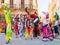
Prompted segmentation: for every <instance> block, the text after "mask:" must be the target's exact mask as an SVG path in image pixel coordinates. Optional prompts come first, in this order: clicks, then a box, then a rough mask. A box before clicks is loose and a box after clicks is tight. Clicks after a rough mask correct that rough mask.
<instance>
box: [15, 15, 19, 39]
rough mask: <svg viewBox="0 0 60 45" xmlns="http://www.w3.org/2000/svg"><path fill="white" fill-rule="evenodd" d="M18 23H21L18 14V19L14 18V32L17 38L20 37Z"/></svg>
mask: <svg viewBox="0 0 60 45" xmlns="http://www.w3.org/2000/svg"><path fill="white" fill-rule="evenodd" d="M18 22H19V18H18V14H17V15H16V17H15V18H14V32H15V35H16V38H17V37H18V32H19V30H18Z"/></svg>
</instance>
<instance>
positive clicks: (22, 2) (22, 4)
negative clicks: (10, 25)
mask: <svg viewBox="0 0 60 45" xmlns="http://www.w3.org/2000/svg"><path fill="white" fill-rule="evenodd" d="M21 8H24V0H21Z"/></svg>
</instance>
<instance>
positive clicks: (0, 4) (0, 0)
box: [0, 0, 2, 8]
mask: <svg viewBox="0 0 60 45" xmlns="http://www.w3.org/2000/svg"><path fill="white" fill-rule="evenodd" d="M1 2H2V0H0V8H1V6H2V3H1Z"/></svg>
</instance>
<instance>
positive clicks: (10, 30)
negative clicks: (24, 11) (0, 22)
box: [3, 3, 12, 43]
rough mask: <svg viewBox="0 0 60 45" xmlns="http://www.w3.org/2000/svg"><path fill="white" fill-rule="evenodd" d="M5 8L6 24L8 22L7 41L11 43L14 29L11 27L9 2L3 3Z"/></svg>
mask: <svg viewBox="0 0 60 45" xmlns="http://www.w3.org/2000/svg"><path fill="white" fill-rule="evenodd" d="M3 8H4V16H5V19H6V24H7V28H6V43H9V42H10V40H11V39H12V29H11V18H10V12H9V10H7V8H8V4H7V3H4V4H3Z"/></svg>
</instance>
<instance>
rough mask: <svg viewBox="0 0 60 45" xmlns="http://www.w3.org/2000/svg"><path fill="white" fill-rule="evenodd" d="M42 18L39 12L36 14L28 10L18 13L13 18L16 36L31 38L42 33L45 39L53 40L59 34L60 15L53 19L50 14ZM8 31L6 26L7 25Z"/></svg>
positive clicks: (38, 36)
mask: <svg viewBox="0 0 60 45" xmlns="http://www.w3.org/2000/svg"><path fill="white" fill-rule="evenodd" d="M40 19H41V18H39V17H38V14H37V13H36V12H34V14H32V15H31V14H30V13H29V12H27V13H26V14H25V15H22V14H21V15H20V16H19V14H17V15H16V16H15V17H14V18H13V22H14V24H13V28H12V29H13V32H14V33H15V35H16V38H18V37H19V36H20V37H24V38H25V39H28V38H31V39H33V38H34V39H35V38H38V39H39V38H40V36H41V35H42V37H43V41H47V40H48V39H49V40H51V41H52V40H53V39H54V38H56V37H58V35H59V29H58V28H59V27H60V18H59V16H58V17H57V18H55V19H54V20H53V21H51V20H50V19H49V14H47V15H46V16H45V18H44V21H43V22H41V21H40ZM5 33H6V27H5Z"/></svg>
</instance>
